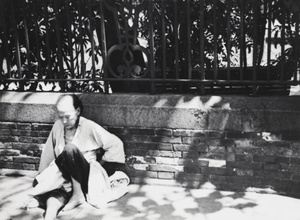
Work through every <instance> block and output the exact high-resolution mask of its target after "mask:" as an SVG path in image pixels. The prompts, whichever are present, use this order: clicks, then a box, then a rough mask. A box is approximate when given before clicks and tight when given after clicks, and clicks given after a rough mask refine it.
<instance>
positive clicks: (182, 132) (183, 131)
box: [173, 129, 205, 137]
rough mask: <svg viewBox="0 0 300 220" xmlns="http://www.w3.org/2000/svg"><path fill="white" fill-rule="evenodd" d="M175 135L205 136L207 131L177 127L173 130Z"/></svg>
mask: <svg viewBox="0 0 300 220" xmlns="http://www.w3.org/2000/svg"><path fill="white" fill-rule="evenodd" d="M173 136H174V137H204V136H205V133H204V131H203V130H186V129H176V130H174V131H173Z"/></svg>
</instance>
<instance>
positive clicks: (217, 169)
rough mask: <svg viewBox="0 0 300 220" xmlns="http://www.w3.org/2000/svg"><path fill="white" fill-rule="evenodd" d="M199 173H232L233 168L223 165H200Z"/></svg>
mask: <svg viewBox="0 0 300 220" xmlns="http://www.w3.org/2000/svg"><path fill="white" fill-rule="evenodd" d="M201 173H202V174H206V175H222V176H226V175H232V174H233V170H232V169H231V168H224V167H201Z"/></svg>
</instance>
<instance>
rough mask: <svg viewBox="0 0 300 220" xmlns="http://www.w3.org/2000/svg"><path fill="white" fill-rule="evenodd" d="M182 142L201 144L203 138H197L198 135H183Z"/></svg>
mask: <svg viewBox="0 0 300 220" xmlns="http://www.w3.org/2000/svg"><path fill="white" fill-rule="evenodd" d="M182 143H183V144H201V143H204V139H203V138H199V137H183V138H182Z"/></svg>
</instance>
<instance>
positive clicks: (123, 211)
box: [0, 176, 300, 220]
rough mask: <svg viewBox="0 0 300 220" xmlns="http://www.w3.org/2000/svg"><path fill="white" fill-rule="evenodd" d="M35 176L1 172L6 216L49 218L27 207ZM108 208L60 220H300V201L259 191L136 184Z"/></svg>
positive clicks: (2, 215) (0, 213) (0, 208)
mask: <svg viewBox="0 0 300 220" xmlns="http://www.w3.org/2000/svg"><path fill="white" fill-rule="evenodd" d="M32 180H33V177H30V176H0V192H1V195H0V219H1V220H18V219H20V220H33V219H34V220H39V219H43V217H42V216H43V210H42V209H40V208H35V209H30V210H25V209H24V208H22V207H23V204H24V201H26V191H27V190H28V189H30V188H31V183H32ZM129 188H130V190H129V192H128V193H127V194H126V195H125V196H123V197H122V198H120V199H119V200H117V201H114V202H111V203H109V204H108V205H107V206H106V207H104V208H102V209H96V208H93V207H92V206H90V205H89V204H83V205H81V206H79V207H77V208H76V209H74V210H71V211H68V212H61V213H59V215H58V217H57V219H58V220H67V219H68V220H69V219H75V220H83V219H84V220H111V219H115V220H148V219H149V220H150V219H151V220H152V219H153V220H196V219H197V220H199V219H203V220H217V219H218V220H220V219H222V220H227V219H230V220H248V219H249V220H250V219H251V220H283V219H288V220H300V199H296V198H290V197H286V196H282V195H276V194H268V193H257V192H249V191H247V192H229V191H218V190H215V189H213V187H211V186H210V187H208V188H209V189H207V188H205V186H203V188H201V189H186V188H181V187H175V186H161V185H135V184H132V185H130V186H129Z"/></svg>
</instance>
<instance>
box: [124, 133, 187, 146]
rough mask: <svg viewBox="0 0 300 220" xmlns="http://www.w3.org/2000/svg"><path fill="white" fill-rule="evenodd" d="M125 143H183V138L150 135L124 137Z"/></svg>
mask: <svg viewBox="0 0 300 220" xmlns="http://www.w3.org/2000/svg"><path fill="white" fill-rule="evenodd" d="M122 139H123V140H124V141H130V142H158V143H173V144H176V143H181V138H174V137H164V136H149V135H123V136H122Z"/></svg>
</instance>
